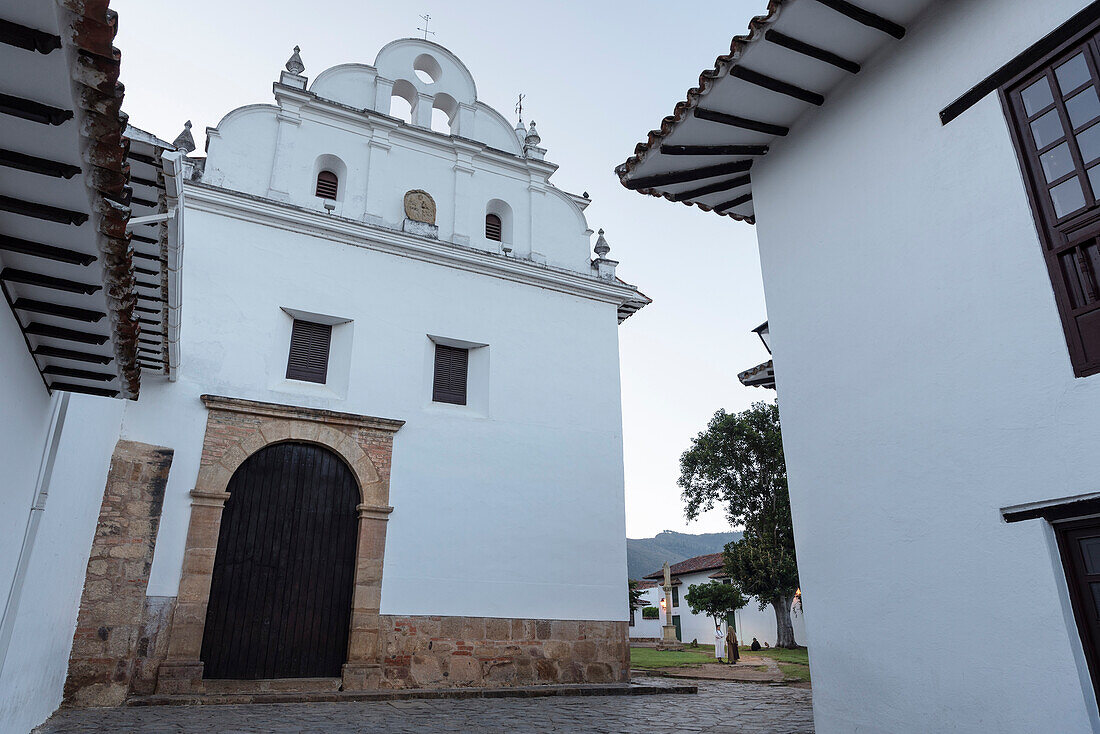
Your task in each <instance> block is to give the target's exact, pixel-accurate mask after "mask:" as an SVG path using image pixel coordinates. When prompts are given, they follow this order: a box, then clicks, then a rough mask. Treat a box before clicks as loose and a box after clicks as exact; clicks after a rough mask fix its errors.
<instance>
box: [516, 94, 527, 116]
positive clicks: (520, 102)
mask: <svg viewBox="0 0 1100 734" xmlns="http://www.w3.org/2000/svg"><path fill="white" fill-rule="evenodd" d="M526 96H527V95H526V94H521V95H519V99H518V100H517V101H516V114H517V115H519V121H520V122H523V99H524V97H526Z"/></svg>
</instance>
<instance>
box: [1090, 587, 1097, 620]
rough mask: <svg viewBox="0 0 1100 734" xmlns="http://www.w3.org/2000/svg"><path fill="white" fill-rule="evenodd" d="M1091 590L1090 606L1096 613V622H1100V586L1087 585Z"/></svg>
mask: <svg viewBox="0 0 1100 734" xmlns="http://www.w3.org/2000/svg"><path fill="white" fill-rule="evenodd" d="M1089 587H1090V588H1091V589H1092V606H1093V608H1095V609H1096V611H1097V618H1096V621H1098V622H1100V584H1089Z"/></svg>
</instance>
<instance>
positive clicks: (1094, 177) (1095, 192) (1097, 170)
mask: <svg viewBox="0 0 1100 734" xmlns="http://www.w3.org/2000/svg"><path fill="white" fill-rule="evenodd" d="M1089 183H1090V184H1092V198H1094V199H1096V198H1098V197H1100V166H1093V167H1092V168H1090V169H1089Z"/></svg>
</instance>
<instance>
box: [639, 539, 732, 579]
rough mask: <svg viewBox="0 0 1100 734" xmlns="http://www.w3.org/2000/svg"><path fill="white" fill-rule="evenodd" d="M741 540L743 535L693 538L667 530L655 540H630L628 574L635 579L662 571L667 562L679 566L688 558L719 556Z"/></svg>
mask: <svg viewBox="0 0 1100 734" xmlns="http://www.w3.org/2000/svg"><path fill="white" fill-rule="evenodd" d="M740 539H741V533H735V532H729V533H703V534H701V535H690V534H688V533H674V532H672V531H671V530H666V531H664V532H663V533H658V534H657V535H656V536H654V537H652V538H627V539H626V570H627V574H628V575H629V576H630V578H632V579H640V578H641V577H643V576H645V575H646V574H649V573H653V572H654V571H659V570H660V569H661V567H662V566H663V565H664V563H665V561H668V562H669V564H673V563H679V562H680V561H682V560H684V559H685V558H691V557H693V556H701V555H704V554H706V553H718V552H720V551H721V550H722V549H723V548H725V547H726V543H731V542H733V541H735V540H740Z"/></svg>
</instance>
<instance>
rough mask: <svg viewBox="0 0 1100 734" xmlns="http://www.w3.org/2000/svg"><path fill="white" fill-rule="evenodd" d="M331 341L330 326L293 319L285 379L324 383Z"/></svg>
mask: <svg viewBox="0 0 1100 734" xmlns="http://www.w3.org/2000/svg"><path fill="white" fill-rule="evenodd" d="M331 340H332V325H331V324H318V323H314V322H312V321H301V320H299V319H294V328H293V330H291V332H290V358H289V359H288V360H287V363H286V377H287V379H288V380H306V381H308V382H321V383H323V382H325V378H326V377H327V376H328V349H329V342H330V341H331Z"/></svg>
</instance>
